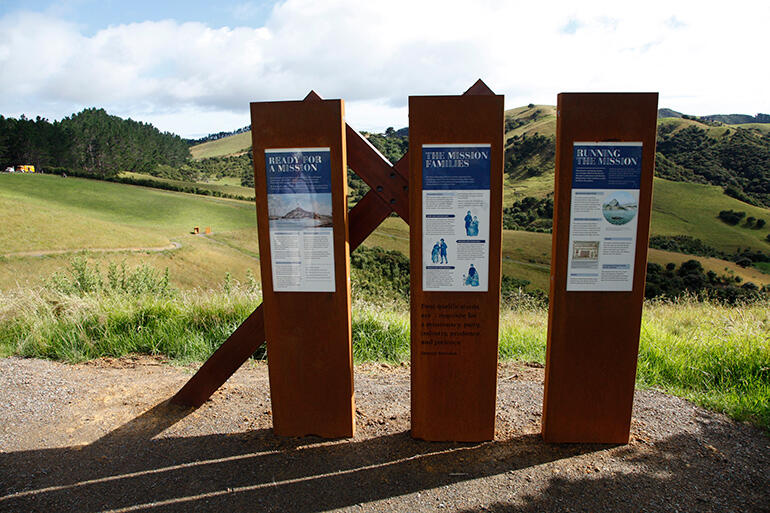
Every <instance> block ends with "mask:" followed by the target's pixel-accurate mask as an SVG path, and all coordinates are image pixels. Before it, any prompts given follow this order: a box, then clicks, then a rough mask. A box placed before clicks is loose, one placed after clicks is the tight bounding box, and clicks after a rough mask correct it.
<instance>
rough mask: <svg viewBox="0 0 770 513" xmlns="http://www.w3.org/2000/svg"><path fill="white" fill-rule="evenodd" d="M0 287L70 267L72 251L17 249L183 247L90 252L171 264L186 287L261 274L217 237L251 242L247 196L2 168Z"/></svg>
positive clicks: (252, 217)
mask: <svg viewBox="0 0 770 513" xmlns="http://www.w3.org/2000/svg"><path fill="white" fill-rule="evenodd" d="M0 219H2V220H3V230H1V231H0V248H3V250H2V254H0V289H8V288H11V287H14V286H15V285H16V284H19V285H26V284H37V283H40V282H41V280H43V279H45V278H48V277H49V276H50V275H51V274H52V273H53V272H55V271H57V270H62V269H65V268H67V267H68V266H69V262H70V260H71V259H72V258H73V255H72V254H64V255H50V256H44V257H31V256H10V257H3V256H1V255H5V254H7V253H15V252H21V251H46V250H79V249H86V250H87V249H96V248H99V249H110V248H145V247H151V248H152V247H159V246H167V245H169V244H170V242H171V241H175V242H177V243H179V244H181V246H182V247H181V248H180V249H177V250H171V251H163V252H157V253H155V252H153V253H145V252H135V251H134V252H118V253H113V252H109V253H99V252H90V253H87V256H88V258H89V259H90V260H92V261H93V262H94V263H98V264H100V265H102V267H103V268H106V266H107V264H108V263H109V262H118V263H119V262H121V261H126V262H127V263H128V264H139V263H142V262H146V263H149V264H151V265H153V266H155V267H157V268H160V269H163V268H165V267H168V268H169V271H170V273H171V279H172V284H173V285H174V286H178V287H183V288H194V287H202V288H209V287H214V288H216V287H218V286H220V284H221V283H222V280H223V279H224V276H225V273H226V272H231V273H233V276H234V277H235V278H236V279H238V280H244V279H245V274H246V270H247V269H251V270H252V272H253V273H254V274H255V275H258V274H259V265H258V261H257V260H256V259H255V253H254V252H252V253H249V252H244V251H242V250H240V248H238V247H237V245H236V247H233V245H228V244H226V243H223V242H222V241H219V240H217V239H216V237H220V236H222V234H223V233H228V232H230V231H235V232H237V233H239V234H241V238H246V235H245V234H246V233H248V232H249V231H250V232H251V233H252V234H253V238H254V240H256V214H255V212H254V204H253V203H251V202H243V201H233V200H224V199H214V198H208V197H202V196H195V195H191V194H182V193H174V192H167V191H158V190H155V189H150V188H145V187H135V186H130V185H123V184H117V183H110V182H102V181H96V180H85V179H79V178H66V179H64V178H60V177H57V176H50V175H9V174H0ZM194 226H200V227H201V229H203V228H204V227H206V226H210V227H211V228H212V230H213V231H214V233H213V234H212V235H211V236H210V237H208V238H207V237H204V236H194V235H191V234H190V232H191V231H192V228H193V227H194Z"/></svg>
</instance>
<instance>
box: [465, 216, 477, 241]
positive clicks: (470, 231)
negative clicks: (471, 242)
mask: <svg viewBox="0 0 770 513" xmlns="http://www.w3.org/2000/svg"><path fill="white" fill-rule="evenodd" d="M465 231H466V232H467V233H468V235H469V236H472V237H475V236H476V235H478V234H479V218H478V217H476V216H473V221H471V223H470V225H469V226H468V227H467V228H466V230H465Z"/></svg>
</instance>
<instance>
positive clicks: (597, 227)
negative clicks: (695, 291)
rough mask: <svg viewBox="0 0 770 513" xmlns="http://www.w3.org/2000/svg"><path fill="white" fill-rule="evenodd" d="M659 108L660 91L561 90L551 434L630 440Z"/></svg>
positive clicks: (549, 357)
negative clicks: (572, 91)
mask: <svg viewBox="0 0 770 513" xmlns="http://www.w3.org/2000/svg"><path fill="white" fill-rule="evenodd" d="M657 109H658V95H657V93H563V94H560V95H559V97H558V106H557V118H556V181H555V191H554V224H553V237H552V240H553V247H552V252H551V289H550V295H549V309H548V346H547V349H546V365H545V394H544V398H543V417H542V418H543V426H542V432H543V438H544V439H545V440H546V441H547V442H599V443H626V442H628V437H629V432H630V431H629V430H630V426H631V408H632V406H633V400H634V380H635V377H636V363H637V357H638V352H639V331H640V328H641V321H642V302H643V301H644V280H645V272H646V270H647V243H648V239H649V234H650V214H651V206H652V178H653V170H654V167H655V137H656V122H657Z"/></svg>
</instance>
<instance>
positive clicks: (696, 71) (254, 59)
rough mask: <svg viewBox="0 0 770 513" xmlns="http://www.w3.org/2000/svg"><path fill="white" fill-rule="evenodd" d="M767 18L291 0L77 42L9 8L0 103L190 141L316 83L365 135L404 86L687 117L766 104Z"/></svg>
mask: <svg viewBox="0 0 770 513" xmlns="http://www.w3.org/2000/svg"><path fill="white" fill-rule="evenodd" d="M251 5H253V4H251V3H249V2H246V3H244V4H242V5H241V6H239V7H237V8H240V9H242V12H243V13H248V12H249V9H250V8H251V7H250V6H251ZM244 16H246V14H244ZM768 22H770V6H766V5H765V3H759V2H757V3H751V4H742V5H740V6H736V7H734V8H733V9H732V10H729V9H727V8H726V6H725V5H724V4H721V5H715V6H714V7H712V6H711V5H710V4H707V3H704V2H676V3H674V2H659V1H652V2H647V3H645V4H643V5H631V4H629V5H627V4H626V3H622V2H615V1H612V2H609V1H594V2H590V1H586V2H580V3H579V4H575V3H573V2H570V3H566V2H564V3H554V2H536V3H526V4H523V3H520V2H494V1H491V0H490V1H481V2H475V3H471V4H469V3H468V2H465V1H457V0H444V1H441V2H438V1H436V2H414V1H408V2H407V1H401V0H394V1H391V2H387V3H380V2H377V3H375V2H360V1H357V0H334V1H325V2H320V1H310V0H288V1H286V2H283V3H280V4H278V5H277V6H276V7H274V8H273V10H272V12H271V13H270V15H269V16H268V18H267V22H266V23H265V26H264V27H258V28H250V27H236V28H228V27H222V28H212V27H209V26H206V25H205V24H202V23H179V22H176V21H173V20H167V21H160V22H144V23H134V24H127V25H119V26H110V27H106V28H104V29H102V30H100V31H98V32H96V33H95V34H93V35H92V36H85V35H83V34H82V33H81V32H80V31H79V29H78V27H76V26H74V25H71V24H69V23H66V22H63V21H61V20H59V19H57V18H55V17H53V16H50V15H45V14H40V13H12V14H9V15H6V16H4V17H3V18H0V34H2V38H0V70H2V77H0V112H2V113H3V114H5V115H18V114H21V113H22V112H24V113H27V114H28V115H37V114H40V115H44V116H47V117H61V116H62V115H66V114H69V113H71V112H73V111H77V110H80V109H81V108H83V107H86V106H94V105H95V106H104V107H105V108H107V109H108V110H109V111H110V112H115V113H117V114H121V115H131V116H132V117H134V118H136V119H142V120H148V121H153V122H155V123H157V124H158V125H159V127H160V128H162V129H164V130H172V131H175V132H178V133H181V134H184V135H192V134H197V133H200V132H201V128H203V124H204V123H210V125H208V126H209V128H203V130H202V131H204V132H209V131H211V132H214V131H219V130H229V129H234V128H237V127H239V126H242V125H243V124H246V123H248V102H249V101H256V100H280V99H301V98H302V97H304V95H305V94H306V93H307V92H308V91H309V90H310V89H314V90H316V91H317V92H318V93H319V94H321V95H322V96H324V97H327V98H339V97H341V98H344V99H345V100H346V101H347V108H346V111H347V116H348V119H350V120H351V124H352V122H353V121H355V122H356V123H357V125H356V126H357V127H358V128H360V129H363V130H367V129H368V130H374V129H382V128H383V127H387V126H396V127H399V126H404V125H406V123H407V117H406V102H407V98H408V96H409V95H410V94H459V93H461V92H462V91H464V90H465V89H466V88H467V87H469V86H470V85H471V84H472V83H473V82H474V81H475V80H476V79H477V78H479V77H481V78H483V79H484V80H485V81H486V82H487V84H488V85H489V86H490V87H492V89H494V90H495V91H496V92H498V93H503V94H505V95H506V105H507V106H508V107H514V106H518V105H522V104H527V103H530V102H534V103H550V104H553V103H555V101H556V94H557V93H558V92H561V91H571V90H575V91H660V92H661V102H660V103H661V106H667V107H671V108H675V109H677V110H682V111H685V112H689V113H693V114H708V113H717V112H725V113H727V112H745V113H755V112H757V111H763V112H768V111H770V97H768V95H767V94H766V92H765V84H767V82H768V79H770V72H769V71H768V67H767V66H764V65H763V64H762V63H763V62H764V59H763V57H762V55H761V52H762V51H763V49H764V47H765V43H764V41H763V38H762V35H763V34H764V29H765V27H766V26H767V24H768ZM238 119H242V120H244V121H245V122H236V123H235V124H234V125H233V124H232V123H234V122H235V121H236V120H238Z"/></svg>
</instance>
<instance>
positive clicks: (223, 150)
mask: <svg viewBox="0 0 770 513" xmlns="http://www.w3.org/2000/svg"><path fill="white" fill-rule="evenodd" d="M249 148H251V130H249V131H248V132H243V133H242V134H235V135H231V136H229V137H223V138H222V139H217V140H216V141H208V142H205V143H201V144H196V145H195V146H191V147H190V153H191V154H192V156H193V158H194V159H196V160H201V159H205V158H209V157H226V156H228V155H240V154H241V153H244V152H246V151H249Z"/></svg>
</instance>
